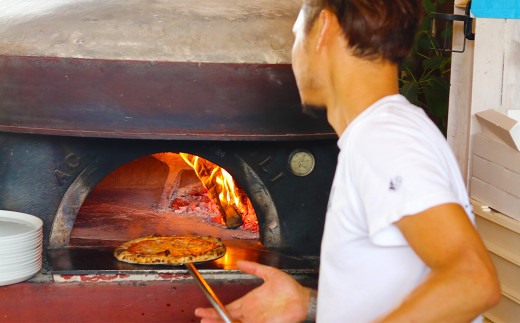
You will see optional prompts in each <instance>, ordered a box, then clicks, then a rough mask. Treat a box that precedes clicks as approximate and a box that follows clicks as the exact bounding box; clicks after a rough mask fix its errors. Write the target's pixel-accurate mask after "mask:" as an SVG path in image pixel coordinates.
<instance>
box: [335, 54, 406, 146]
mask: <svg viewBox="0 0 520 323" xmlns="http://www.w3.org/2000/svg"><path fill="white" fill-rule="evenodd" d="M344 63H345V62H338V67H337V68H336V67H333V69H332V70H331V80H332V84H333V87H332V90H331V92H332V93H331V94H332V95H331V96H330V98H331V100H330V101H329V102H328V103H327V118H328V120H329V123H330V124H331V125H332V127H333V128H334V130H335V132H336V133H337V135H338V136H341V134H342V133H343V132H344V131H345V129H346V128H347V127H348V125H349V124H350V123H352V121H354V119H355V118H356V117H357V116H358V115H359V114H361V113H362V112H363V111H364V110H366V109H367V108H368V107H370V106H371V105H372V104H374V103H375V102H377V101H378V100H380V99H382V98H384V97H385V96H388V95H393V94H397V93H399V82H398V78H397V72H398V71H397V70H398V69H397V66H396V65H395V64H392V63H389V62H387V61H369V60H365V59H359V58H353V61H350V62H348V64H344Z"/></svg>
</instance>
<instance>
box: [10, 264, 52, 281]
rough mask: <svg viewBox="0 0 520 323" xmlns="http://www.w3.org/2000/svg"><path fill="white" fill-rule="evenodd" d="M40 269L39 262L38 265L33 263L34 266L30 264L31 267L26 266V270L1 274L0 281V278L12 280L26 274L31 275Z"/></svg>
mask: <svg viewBox="0 0 520 323" xmlns="http://www.w3.org/2000/svg"><path fill="white" fill-rule="evenodd" d="M41 268H42V263H41V262H38V263H35V264H32V265H31V266H27V267H26V268H24V269H20V270H18V271H16V272H13V271H11V272H3V273H0V279H2V278H14V277H16V276H22V275H26V274H28V273H31V272H33V271H35V270H40V269H41Z"/></svg>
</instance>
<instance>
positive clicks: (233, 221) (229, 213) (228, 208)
mask: <svg viewBox="0 0 520 323" xmlns="http://www.w3.org/2000/svg"><path fill="white" fill-rule="evenodd" d="M208 196H209V197H210V198H211V199H212V200H213V201H214V202H215V204H216V205H217V206H218V208H219V210H220V214H222V217H223V218H224V222H225V223H226V226H227V227H228V228H230V229H235V228H238V227H239V226H241V225H242V224H244V221H242V217H241V216H240V213H238V212H237V210H236V209H235V208H234V207H233V206H232V205H229V204H227V203H225V204H226V205H222V204H223V203H221V200H220V199H219V193H217V192H216V190H215V187H212V188H208Z"/></svg>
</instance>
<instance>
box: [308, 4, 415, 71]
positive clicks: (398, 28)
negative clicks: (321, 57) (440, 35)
mask: <svg viewBox="0 0 520 323" xmlns="http://www.w3.org/2000/svg"><path fill="white" fill-rule="evenodd" d="M303 8H304V10H306V17H307V21H306V22H305V31H306V32H309V31H310V30H311V28H312V26H313V25H314V22H315V21H316V19H317V17H318V16H319V14H320V12H321V10H322V9H328V10H330V11H331V12H332V13H334V14H335V15H336V17H337V18H338V21H339V23H340V25H341V28H342V30H343V34H345V37H346V39H347V41H348V45H349V47H350V49H351V50H352V52H353V54H354V55H355V56H357V57H363V58H367V59H384V60H389V61H391V62H393V63H396V64H397V65H400V64H401V63H402V62H403V61H404V59H405V58H406V56H407V55H408V53H409V52H410V49H411V48H412V46H413V44H414V40H415V35H416V33H417V29H418V27H419V23H420V22H421V18H422V16H423V7H422V0H305V2H304V7H303Z"/></svg>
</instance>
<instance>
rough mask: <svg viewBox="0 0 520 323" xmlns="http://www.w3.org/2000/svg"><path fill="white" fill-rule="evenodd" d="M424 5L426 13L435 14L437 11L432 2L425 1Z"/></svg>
mask: <svg viewBox="0 0 520 323" xmlns="http://www.w3.org/2000/svg"><path fill="white" fill-rule="evenodd" d="M423 4H424V10H426V13H428V14H429V13H430V12H434V11H435V5H434V4H433V2H431V1H430V0H423Z"/></svg>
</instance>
